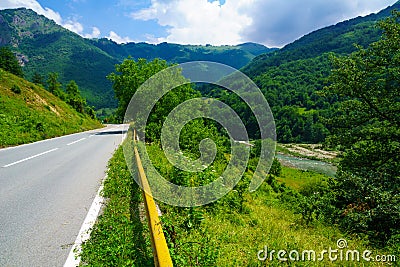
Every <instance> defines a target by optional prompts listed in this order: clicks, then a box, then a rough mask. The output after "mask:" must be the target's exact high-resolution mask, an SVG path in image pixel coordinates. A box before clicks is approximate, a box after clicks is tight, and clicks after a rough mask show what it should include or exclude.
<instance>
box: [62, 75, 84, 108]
mask: <svg viewBox="0 0 400 267" xmlns="http://www.w3.org/2000/svg"><path fill="white" fill-rule="evenodd" d="M66 92H67V96H66V102H67V103H68V104H69V105H70V106H71V107H73V108H74V109H75V110H76V111H78V112H80V113H84V112H85V106H86V100H85V99H84V98H83V97H82V96H81V92H80V91H79V87H78V85H77V84H76V82H75V81H70V82H69V83H68V84H67V87H66Z"/></svg>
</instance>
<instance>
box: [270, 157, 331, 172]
mask: <svg viewBox="0 0 400 267" xmlns="http://www.w3.org/2000/svg"><path fill="white" fill-rule="evenodd" d="M276 157H277V158H278V160H279V161H280V162H281V163H283V164H284V165H286V166H291V167H295V168H298V169H301V170H309V171H315V172H318V173H322V174H325V175H327V176H331V177H334V176H335V174H336V170H337V167H336V166H335V165H333V164H330V163H327V162H323V161H319V160H311V159H305V158H299V157H294V156H289V155H283V154H277V155H276Z"/></svg>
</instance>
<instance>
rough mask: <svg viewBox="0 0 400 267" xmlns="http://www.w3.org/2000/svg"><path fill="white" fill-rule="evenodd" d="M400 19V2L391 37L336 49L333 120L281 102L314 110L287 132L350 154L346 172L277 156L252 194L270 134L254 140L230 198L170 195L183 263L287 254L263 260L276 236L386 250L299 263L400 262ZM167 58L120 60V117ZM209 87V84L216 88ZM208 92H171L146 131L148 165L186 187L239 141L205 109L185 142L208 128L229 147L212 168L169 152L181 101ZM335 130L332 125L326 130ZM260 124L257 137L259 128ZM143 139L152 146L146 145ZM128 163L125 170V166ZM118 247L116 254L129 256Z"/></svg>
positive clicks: (192, 153)
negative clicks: (296, 164) (169, 125)
mask: <svg viewBox="0 0 400 267" xmlns="http://www.w3.org/2000/svg"><path fill="white" fill-rule="evenodd" d="M399 20H400V13H399V12H393V15H392V17H390V18H387V19H385V20H383V21H381V22H380V23H379V27H380V29H381V30H382V36H381V38H380V39H379V40H378V41H377V42H375V43H373V44H371V45H370V46H369V47H367V48H362V47H357V49H356V51H354V52H353V53H351V54H350V55H349V56H337V55H330V56H329V57H327V58H326V59H329V62H330V63H329V64H331V66H332V67H333V70H332V72H331V74H330V76H329V81H328V80H327V86H326V87H324V89H323V90H321V91H320V95H319V97H325V98H326V99H336V100H337V101H336V102H335V104H334V108H333V109H331V113H329V114H328V115H329V116H327V117H325V118H324V119H323V120H322V118H321V117H320V116H319V115H321V114H319V113H318V112H314V111H313V112H307V111H306V110H304V109H301V108H300V109H299V108H297V109H296V110H294V108H293V107H292V108H282V109H281V111H282V112H283V113H282V114H281V115H282V116H281V119H282V118H286V117H285V116H283V115H284V114H288V116H289V117H288V118H295V120H296V121H297V122H299V121H300V120H299V117H296V116H291V114H292V115H293V114H294V111H295V112H296V113H297V114H300V115H301V116H304V118H303V119H304V120H303V119H301V120H303V123H296V122H295V121H292V122H290V127H289V125H287V126H288V127H285V125H283V124H281V125H280V122H279V121H278V123H277V131H278V136H281V138H284V140H283V141H284V142H288V141H290V142H297V141H305V142H306V141H307V142H308V141H310V142H311V141H323V140H324V147H325V148H330V149H336V150H339V151H340V154H341V158H340V159H339V161H338V162H336V164H337V165H338V172H337V174H336V176H335V177H327V176H324V175H322V174H318V173H314V172H311V171H303V170H297V169H293V168H288V167H286V166H282V165H281V164H280V163H279V161H278V160H276V159H275V160H274V161H273V164H272V167H271V169H270V171H269V173H268V174H266V176H265V181H264V182H263V184H262V185H261V187H260V188H259V189H258V190H257V191H256V192H254V193H249V191H248V186H249V182H250V180H251V178H252V175H253V173H254V170H255V166H256V165H257V162H258V158H259V156H260V155H259V147H258V145H259V144H260V143H261V142H257V141H254V146H253V147H252V148H251V151H250V159H249V161H248V162H247V168H246V171H245V173H244V175H243V176H242V179H241V180H240V181H239V183H238V184H237V185H236V186H235V187H234V188H233V190H232V191H230V192H229V193H228V194H227V195H225V196H224V197H223V198H221V199H219V200H218V201H216V202H213V203H211V204H207V205H205V206H201V207H195V208H178V207H173V206H169V205H166V204H163V203H159V205H160V208H161V211H162V213H163V215H162V223H163V229H164V231H165V234H166V238H167V241H168V245H169V249H170V253H171V256H172V259H173V261H174V264H175V265H176V266H263V265H269V266H278V265H281V264H282V262H280V261H278V260H277V258H276V257H274V258H273V259H272V260H271V259H270V258H269V255H270V254H268V255H267V256H266V257H265V258H263V257H261V260H260V259H259V258H260V257H258V256H260V255H263V251H262V250H263V249H265V246H267V248H268V249H269V251H270V252H271V251H272V250H275V252H276V253H278V252H277V251H279V250H285V251H293V250H296V251H307V250H314V251H316V252H317V253H318V252H322V251H324V250H328V251H329V249H330V248H331V249H339V251H342V252H343V253H345V254H346V251H347V250H351V251H354V250H357V251H359V252H360V257H361V255H362V253H363V252H364V251H366V250H368V251H370V252H371V254H370V255H369V256H371V257H375V256H377V255H382V257H381V258H373V259H374V260H375V261H367V260H365V259H363V258H360V260H359V261H357V260H355V259H353V260H343V258H341V259H342V260H340V261H339V259H336V260H332V259H329V258H328V256H327V257H326V258H325V260H323V261H317V260H315V261H313V260H311V261H312V262H311V261H307V260H306V261H296V262H294V261H293V260H292V261H287V262H285V264H288V265H293V266H311V265H312V266H330V265H331V266H337V265H340V266H360V265H363V266H377V265H378V266H379V265H384V264H385V263H394V261H396V260H397V261H398V260H399V259H398V258H396V256H397V257H398V255H399V252H400V246H399V244H400V242H399V241H400V239H399V238H400V232H399V229H400V228H399V225H400V198H399V193H398V192H399V188H400V183H399V181H400V165H399V162H400V158H399V156H400V145H399V140H400V132H399V129H400V127H399V122H400V119H399V114H400V113H399V111H400V109H399V107H400V106H399V85H400V80H399V77H400V76H399V66H400V61H399V60H400V47H399V45H400V42H399V40H400V36H399V34H400V21H399ZM166 67H168V64H167V63H166V62H164V61H160V60H155V61H152V62H147V61H146V60H139V61H138V62H136V61H134V60H132V59H127V60H125V61H124V62H123V63H122V64H121V65H118V66H117V72H116V73H113V74H112V75H110V76H109V77H110V79H111V80H112V81H113V82H114V89H115V91H116V95H117V97H118V100H119V108H118V113H117V115H118V116H119V118H120V119H122V115H123V114H124V111H125V110H126V106H127V103H129V100H130V99H131V97H132V95H133V94H134V93H135V90H136V89H137V88H138V87H139V86H140V84H141V83H142V82H143V81H145V80H147V79H148V78H149V77H150V76H151V75H152V74H153V73H156V72H157V71H158V70H160V69H163V68H166ZM133 73H134V75H133ZM264 78H265V79H264V80H263V82H265V83H268V78H267V77H264ZM133 85H135V86H133ZM127 88H129V91H128V90H126V89H127ZM277 88H279V87H277ZM124 89H125V90H124ZM201 89H202V90H203V91H202V90H200V91H201V92H203V93H207V90H208V89H209V88H208V89H207V88H206V87H202V88H201ZM208 93H212V94H214V96H215V97H217V98H218V97H220V98H219V99H220V100H225V102H227V103H228V104H231V105H232V106H234V108H235V111H237V113H239V114H240V115H241V116H242V117H241V118H242V120H244V121H246V122H249V124H248V125H246V126H247V127H249V128H250V129H254V127H251V123H254V120H251V114H250V113H249V112H248V108H247V107H246V106H245V105H242V104H243V103H242V104H240V103H238V102H237V100H236V99H235V97H233V96H231V95H227V94H219V93H218V92H217V91H208ZM198 96H199V94H198V92H197V91H196V90H195V89H193V88H192V87H191V85H185V86H184V87H180V88H178V89H177V90H176V91H173V92H172V93H171V94H167V95H166V96H165V98H164V99H163V101H160V102H159V103H157V104H156V106H155V107H154V108H153V110H152V113H151V114H150V116H149V120H148V124H147V125H146V128H145V129H139V130H140V131H141V133H145V135H146V142H147V143H146V144H142V145H145V146H146V148H147V151H148V152H149V155H150V160H151V162H143V165H144V167H145V169H146V165H149V164H152V165H154V166H155V167H156V169H157V170H158V171H159V172H160V173H161V174H162V175H163V176H164V177H165V178H166V179H167V180H169V181H171V182H174V183H175V184H178V185H186V186H197V185H202V184H207V183H209V182H211V181H213V180H215V179H217V178H218V177H219V176H220V175H221V174H222V172H223V170H224V169H225V167H226V165H227V162H229V159H230V155H229V151H230V149H231V147H230V145H229V142H228V141H229V139H228V137H227V135H226V133H225V132H223V131H221V130H220V127H218V125H216V124H214V123H213V122H212V121H210V120H207V119H203V118H201V119H196V120H192V121H191V122H190V123H188V124H186V125H185V126H184V127H183V129H182V131H181V135H180V140H179V142H180V148H181V149H182V151H183V152H182V154H183V155H185V156H187V157H190V158H192V159H197V158H198V157H199V156H200V154H199V150H198V144H199V143H200V141H201V140H203V139H204V138H205V137H209V138H211V139H213V140H214V141H215V144H216V147H217V148H218V153H217V155H216V157H215V160H214V162H213V163H212V164H211V165H210V166H208V167H207V168H206V169H204V170H203V172H199V173H192V172H188V171H182V170H180V169H178V168H176V167H175V166H172V165H171V164H170V163H169V162H168V160H167V159H166V157H165V155H164V151H163V150H162V148H161V145H160V144H161V141H160V132H161V128H162V127H163V122H164V121H165V118H166V116H167V114H169V112H170V111H171V110H172V109H173V108H174V107H175V106H176V105H177V103H180V101H181V102H183V101H185V100H188V99H191V98H194V97H198ZM328 102H329V101H328ZM310 103H311V102H310ZM234 104H235V105H234ZM322 104H323V103H322ZM187 112H190V110H187ZM278 114H280V113H279V112H278ZM315 114H317V116H315ZM318 114H319V115H318ZM325 115H327V114H325ZM301 116H300V117H301ZM296 118H297V119H296ZM314 119H317V120H314ZM289 121H290V120H289ZM306 122H309V126H310V127H309V129H308V130H305V125H306V124H307V123H306ZM322 122H324V123H325V124H326V125H322ZM281 123H282V121H281ZM320 126H323V127H320ZM296 127H298V129H303V130H302V132H299V134H298V135H296V136H294V135H293V131H292V129H296ZM328 128H329V131H325V129H328ZM285 129H289V130H290V132H291V134H290V135H289V133H290V132H289V131H287V132H285V131H286V130H285ZM252 134H253V136H257V133H256V132H253V133H252ZM310 134H311V135H310ZM284 136H288V138H287V139H286V138H285V137H284ZM316 137H318V138H316ZM320 138H321V140H320ZM254 139H257V138H254ZM139 148H140V149H143V146H141V147H140V146H139ZM316 149H319V148H316V147H313V146H311V145H307V146H305V145H299V144H295V145H291V146H280V148H279V150H280V152H285V151H286V152H289V153H292V154H293V153H299V154H302V153H303V154H304V152H307V153H311V152H313V151H314V152H315V150H316ZM300 152H301V153H300ZM178 154H179V153H178ZM322 154H324V155H325V156H326V155H329V152H325V151H324V152H322V151H319V154H316V155H311V154H310V155H308V156H309V157H315V158H316V159H318V157H317V156H321V155H322ZM331 154H332V153H331ZM177 156H178V157H179V155H177ZM120 160H121V161H123V159H122V158H120ZM121 169H124V170H126V169H125V167H123V168H121ZM134 175H135V174H134ZM121 188H126V187H121ZM120 190H121V189H120ZM135 205H136V204H135ZM112 216H122V217H123V216H124V215H123V214H122V215H116V214H113V215H112ZM95 229H97V228H96V227H95ZM100 230H101V232H102V233H101V235H105V236H107V235H110V233H109V231H112V228H110V229H108V228H102V229H100ZM141 234H142V232H140V235H141ZM95 236H96V234H95ZM341 239H342V241H343V240H346V243H347V244H346V246H342V245H343V244H339V243H337V241H338V240H341ZM90 242H91V241H90ZM124 246H126V245H121V248H123V247H124ZM104 247H105V249H106V248H107V247H106V246H104ZM260 251H261V253H260ZM84 253H87V252H84ZM92 253H95V250H92ZM100 253H102V252H100ZM135 253H136V252H132V256H131V257H129V259H126V260H122V261H121V262H120V263H121V266H125V265H126V266H128V265H129V264H130V265H132V260H131V259H132V258H135ZM118 255H119V254H115V253H114V254H113V253H110V256H111V257H118V260H119V259H120V257H119V256H118ZM343 255H344V254H343ZM292 256H293V255H292ZM318 256H320V255H318V254H317V257H318ZM353 256H354V255H353ZM341 257H343V256H341ZM123 259H124V258H123ZM378 259H381V261H380V262H378V261H379V260H378ZM385 260H386V262H385ZM87 263H88V264H89V265H90V264H91V263H90V262H87ZM394 264H395V263H394Z"/></svg>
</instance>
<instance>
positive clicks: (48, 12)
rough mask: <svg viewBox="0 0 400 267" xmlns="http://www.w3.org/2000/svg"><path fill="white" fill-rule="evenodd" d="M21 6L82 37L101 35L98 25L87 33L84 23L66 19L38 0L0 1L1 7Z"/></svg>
mask: <svg viewBox="0 0 400 267" xmlns="http://www.w3.org/2000/svg"><path fill="white" fill-rule="evenodd" d="M21 7H25V8H28V9H32V10H33V11H35V12H36V13H38V14H39V15H43V16H45V17H47V18H49V19H51V20H54V21H55V22H56V23H57V24H58V25H61V26H63V27H64V28H66V29H68V30H70V31H73V32H75V33H77V34H79V35H81V36H82V37H86V38H97V37H99V36H100V30H99V29H98V28H97V27H93V28H92V33H86V34H85V33H84V32H85V31H84V27H83V25H82V24H81V23H79V22H78V21H77V20H76V19H69V20H66V21H65V20H63V19H62V17H61V15H60V14H59V13H58V12H56V11H54V10H52V9H50V8H47V7H45V8H43V7H42V6H41V5H40V4H39V3H38V2H37V1H36V0H1V2H0V9H9V8H21Z"/></svg>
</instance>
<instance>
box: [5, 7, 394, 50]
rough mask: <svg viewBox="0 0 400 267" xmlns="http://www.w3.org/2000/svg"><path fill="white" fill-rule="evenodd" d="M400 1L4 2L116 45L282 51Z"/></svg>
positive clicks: (79, 32)
mask: <svg viewBox="0 0 400 267" xmlns="http://www.w3.org/2000/svg"><path fill="white" fill-rule="evenodd" d="M396 1H397V0H65V1H60V0H0V9H6V8H19V7H26V8H30V9H32V10H34V11H36V12H37V13H39V14H41V15H44V16H46V17H48V18H50V19H52V20H54V21H55V22H56V23H57V24H59V25H61V26H63V27H65V28H67V29H69V30H71V31H73V32H75V33H78V34H79V35H81V36H83V37H86V38H103V37H105V38H108V39H112V40H113V41H115V42H117V43H127V42H148V43H161V42H169V43H179V44H201V45H206V44H211V45H236V44H240V43H245V42H255V43H260V44H264V45H266V46H268V47H282V46H284V45H285V44H288V43H290V42H293V41H294V40H296V39H298V38H300V37H301V36H303V35H305V34H307V33H310V32H312V31H314V30H317V29H319V28H322V27H325V26H329V25H332V24H336V23H338V22H340V21H343V20H346V19H350V18H354V17H357V16H364V15H368V14H370V13H376V12H378V11H380V10H381V9H383V8H385V7H387V6H390V5H392V4H394V3H395V2H396Z"/></svg>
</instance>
